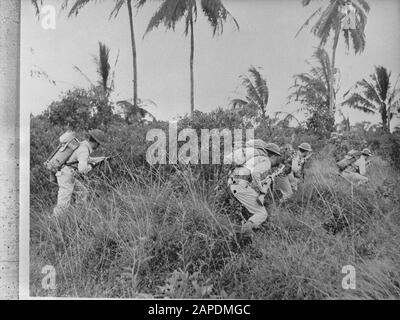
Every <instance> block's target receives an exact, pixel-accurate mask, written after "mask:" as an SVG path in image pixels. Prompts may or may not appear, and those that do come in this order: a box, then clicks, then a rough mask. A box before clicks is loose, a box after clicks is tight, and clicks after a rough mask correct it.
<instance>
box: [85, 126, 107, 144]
mask: <svg viewBox="0 0 400 320" xmlns="http://www.w3.org/2000/svg"><path fill="white" fill-rule="evenodd" d="M89 136H90V137H92V138H93V140H94V141H96V142H97V143H98V144H103V143H106V141H107V138H106V135H105V134H104V132H103V131H101V130H100V129H93V130H90V131H89Z"/></svg>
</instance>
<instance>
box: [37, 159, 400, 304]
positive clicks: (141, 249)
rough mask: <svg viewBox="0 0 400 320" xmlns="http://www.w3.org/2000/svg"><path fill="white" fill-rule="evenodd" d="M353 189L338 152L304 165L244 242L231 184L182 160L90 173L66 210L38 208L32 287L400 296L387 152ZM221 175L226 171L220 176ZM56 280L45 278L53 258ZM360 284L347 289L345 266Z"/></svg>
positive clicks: (156, 293)
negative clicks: (340, 169)
mask: <svg viewBox="0 0 400 320" xmlns="http://www.w3.org/2000/svg"><path fill="white" fill-rule="evenodd" d="M371 169H372V170H370V172H372V174H371V176H370V179H371V183H370V184H369V185H368V186H364V187H354V188H352V187H351V186H350V185H349V184H348V183H347V182H346V181H345V180H343V179H342V178H340V177H339V176H338V175H337V174H336V172H335V168H334V165H333V162H332V160H329V159H326V158H324V159H319V160H314V161H313V162H312V165H311V167H310V168H309V169H308V170H307V171H306V178H305V182H304V183H303V184H302V185H301V186H300V189H299V192H298V193H297V194H296V195H295V197H294V198H293V199H291V201H290V202H288V203H287V204H285V205H282V206H278V207H276V206H275V207H274V208H272V210H271V215H270V219H269V222H268V224H266V225H265V226H264V227H263V228H261V229H260V230H259V231H257V232H256V233H255V234H254V235H253V236H252V241H242V239H238V238H236V237H235V236H234V231H233V225H234V221H237V219H238V216H240V213H239V212H237V207H236V206H232V207H231V206H228V207H227V205H226V204H225V203H229V202H224V201H222V200H223V199H224V198H226V197H228V191H227V190H226V191H223V192H222V194H221V192H216V191H215V189H216V187H217V184H216V183H211V182H210V183H207V181H202V180H201V179H198V176H196V175H195V174H194V173H193V172H192V171H191V170H188V169H182V170H177V171H176V172H174V173H172V174H171V175H170V176H169V177H168V178H165V177H163V175H157V174H154V172H152V174H150V173H149V172H148V171H147V169H141V170H130V169H129V168H126V170H127V173H126V178H124V179H120V180H119V181H113V182H110V181H109V180H107V179H98V180H97V181H95V182H94V183H93V182H92V188H91V197H90V201H89V202H88V203H86V204H84V205H76V206H72V207H71V209H70V210H69V211H68V212H66V213H65V215H64V216H62V217H61V218H59V219H54V218H50V217H49V213H50V211H51V203H50V201H49V199H47V198H45V197H43V198H42V199H40V198H35V199H34V200H33V204H32V210H31V294H32V295H54V296H79V297H139V298H149V297H157V298H158V297H170V298H210V297H211V298H228V297H229V298H250V299H347V298H350V299H374V298H379V299H382V298H383V299H390V298H400V284H399V281H400V280H399V279H400V250H399V248H398V244H399V243H400V242H399V241H400V210H399V208H400V201H399V198H398V196H399V194H400V192H399V191H400V188H399V187H398V185H399V184H398V182H399V176H398V173H397V172H394V171H393V169H391V168H390V167H389V166H388V165H387V164H386V163H385V162H384V161H382V160H380V159H376V160H375V162H374V163H373V164H372V167H371ZM221 179H222V180H223V179H224V177H221ZM48 264H50V265H53V266H54V267H55V269H56V272H57V278H56V290H54V291H50V292H49V291H46V290H44V289H43V288H42V287H41V281H42V278H43V274H41V272H40V271H41V268H42V267H43V266H44V265H48ZM345 265H353V266H354V267H355V269H356V289H355V290H351V289H350V290H345V289H343V288H342V279H343V277H344V276H345V274H342V273H341V271H342V267H343V266H345Z"/></svg>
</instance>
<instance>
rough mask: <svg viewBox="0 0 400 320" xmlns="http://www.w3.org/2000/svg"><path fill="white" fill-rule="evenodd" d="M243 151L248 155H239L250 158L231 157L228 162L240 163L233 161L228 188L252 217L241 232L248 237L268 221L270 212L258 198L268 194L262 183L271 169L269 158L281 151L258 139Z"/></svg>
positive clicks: (229, 156)
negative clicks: (270, 155)
mask: <svg viewBox="0 0 400 320" xmlns="http://www.w3.org/2000/svg"><path fill="white" fill-rule="evenodd" d="M275 146H276V145H275ZM244 149H245V151H241V152H239V154H244V153H245V154H246V155H247V156H238V157H235V155H234V154H231V155H228V156H227V157H226V159H230V160H232V159H235V158H236V159H239V160H236V161H234V162H235V168H234V169H233V170H232V172H231V173H230V176H229V179H228V186H229V188H230V191H231V192H232V194H233V196H234V197H235V198H236V199H237V200H238V201H239V202H240V203H241V204H242V205H243V206H244V207H245V208H246V209H247V210H248V211H249V212H250V214H251V215H252V216H251V217H250V218H249V219H248V221H246V223H244V224H243V225H242V227H241V230H240V232H241V233H244V234H248V233H249V232H251V231H252V230H253V229H255V228H258V227H259V226H260V225H261V224H262V223H263V222H264V221H265V220H266V219H267V217H268V212H267V210H266V208H265V207H264V204H263V202H262V201H260V200H259V197H260V195H264V194H265V193H266V192H267V190H265V186H264V185H263V183H262V179H263V178H265V174H266V173H268V172H269V171H270V169H271V161H270V159H269V157H268V155H269V154H273V153H274V152H275V153H278V154H279V148H276V147H274V146H272V145H271V144H267V143H265V142H264V141H262V140H260V139H255V140H249V141H247V142H246V145H245V148H244ZM239 151H240V150H239ZM277 156H278V155H277Z"/></svg>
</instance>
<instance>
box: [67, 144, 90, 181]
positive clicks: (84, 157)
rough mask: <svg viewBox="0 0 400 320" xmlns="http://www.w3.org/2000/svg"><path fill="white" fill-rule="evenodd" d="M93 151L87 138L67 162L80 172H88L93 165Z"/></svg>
mask: <svg viewBox="0 0 400 320" xmlns="http://www.w3.org/2000/svg"><path fill="white" fill-rule="evenodd" d="M92 152H93V149H92V147H91V146H90V143H89V142H88V141H86V140H84V141H82V142H81V144H80V146H79V147H78V148H77V149H76V150H75V151H74V152H73V153H72V155H71V156H70V157H69V159H68V161H67V164H70V163H73V164H71V167H73V168H75V169H77V170H78V172H79V173H83V174H86V173H88V172H89V171H90V170H91V169H92V167H91V166H90V160H91V158H90V154H91V153H92Z"/></svg>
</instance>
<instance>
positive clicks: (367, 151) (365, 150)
mask: <svg viewBox="0 0 400 320" xmlns="http://www.w3.org/2000/svg"><path fill="white" fill-rule="evenodd" d="M361 154H363V155H365V156H372V152H371V150H369V149H368V148H365V149H363V151H361Z"/></svg>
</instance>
